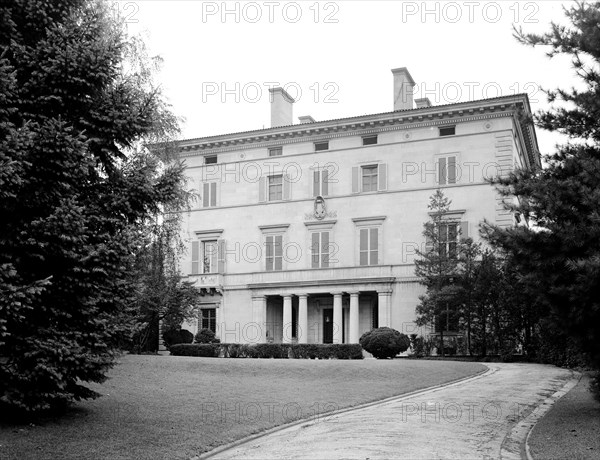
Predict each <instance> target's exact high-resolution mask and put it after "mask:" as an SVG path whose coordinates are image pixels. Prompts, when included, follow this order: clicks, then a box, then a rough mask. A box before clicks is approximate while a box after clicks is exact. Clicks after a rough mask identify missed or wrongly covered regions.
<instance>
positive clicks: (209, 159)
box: [204, 155, 217, 165]
mask: <svg viewBox="0 0 600 460" xmlns="http://www.w3.org/2000/svg"><path fill="white" fill-rule="evenodd" d="M204 164H205V165H214V164H217V155H211V156H209V157H204Z"/></svg>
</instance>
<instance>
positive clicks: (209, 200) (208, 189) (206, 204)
mask: <svg viewBox="0 0 600 460" xmlns="http://www.w3.org/2000/svg"><path fill="white" fill-rule="evenodd" d="M216 205H217V183H216V182H203V183H202V207H203V208H211V207H215V206H216Z"/></svg>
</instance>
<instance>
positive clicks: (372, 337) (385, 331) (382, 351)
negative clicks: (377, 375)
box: [359, 327, 410, 359]
mask: <svg viewBox="0 0 600 460" xmlns="http://www.w3.org/2000/svg"><path fill="white" fill-rule="evenodd" d="M359 343H360V345H361V346H362V347H363V349H364V350H366V351H368V352H369V353H371V354H372V355H373V356H374V357H375V358H377V359H386V358H393V357H394V356H396V355H397V354H398V353H402V352H403V351H406V350H408V347H409V346H410V339H409V338H408V336H407V335H406V334H402V333H401V332H398V331H397V330H396V329H392V328H390V327H379V328H377V329H373V330H371V331H369V332H365V333H364V334H363V335H362V337H361V338H360V340H359Z"/></svg>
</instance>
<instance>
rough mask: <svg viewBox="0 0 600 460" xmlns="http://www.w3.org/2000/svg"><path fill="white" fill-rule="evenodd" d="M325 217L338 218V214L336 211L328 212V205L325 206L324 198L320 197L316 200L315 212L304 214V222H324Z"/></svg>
mask: <svg viewBox="0 0 600 460" xmlns="http://www.w3.org/2000/svg"><path fill="white" fill-rule="evenodd" d="M325 217H329V218H336V217H337V212H335V211H329V212H327V205H326V204H325V198H323V197H322V196H321V195H319V196H317V197H316V198H315V201H314V203H313V212H312V213H307V214H304V220H312V219H317V220H323V219H325Z"/></svg>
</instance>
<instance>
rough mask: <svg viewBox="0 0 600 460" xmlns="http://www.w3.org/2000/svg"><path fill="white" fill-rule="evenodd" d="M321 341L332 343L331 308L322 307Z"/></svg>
mask: <svg viewBox="0 0 600 460" xmlns="http://www.w3.org/2000/svg"><path fill="white" fill-rule="evenodd" d="M323 343H333V308H324V309H323Z"/></svg>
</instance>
